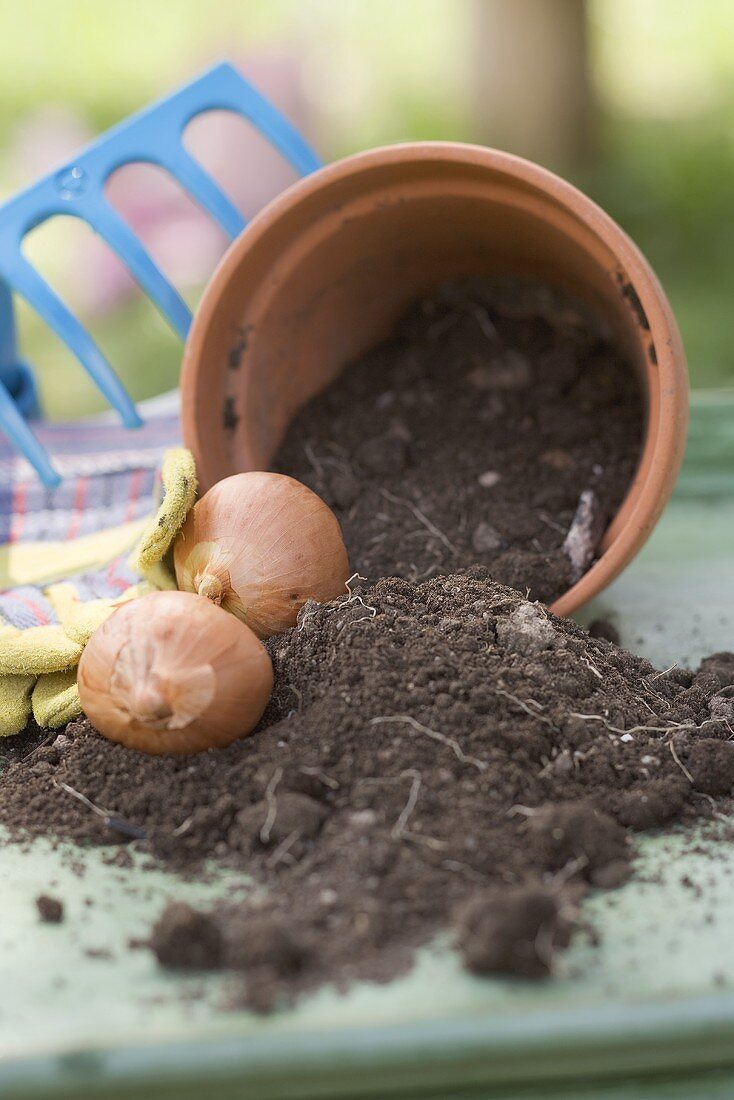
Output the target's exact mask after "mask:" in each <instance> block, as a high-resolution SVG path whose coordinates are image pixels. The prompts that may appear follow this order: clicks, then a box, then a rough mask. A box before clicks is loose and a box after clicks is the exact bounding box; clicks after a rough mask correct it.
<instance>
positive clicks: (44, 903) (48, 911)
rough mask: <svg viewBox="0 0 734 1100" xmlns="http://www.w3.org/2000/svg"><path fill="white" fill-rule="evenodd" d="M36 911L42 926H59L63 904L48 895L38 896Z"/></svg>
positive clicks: (62, 917) (62, 914) (62, 915)
mask: <svg viewBox="0 0 734 1100" xmlns="http://www.w3.org/2000/svg"><path fill="white" fill-rule="evenodd" d="M36 909H37V910H38V915H39V917H40V918H41V920H42V921H43V923H44V924H61V922H62V921H63V919H64V904H63V902H61V901H59V899H58V898H52V897H50V896H49V895H48V894H39V895H38V897H37V898H36Z"/></svg>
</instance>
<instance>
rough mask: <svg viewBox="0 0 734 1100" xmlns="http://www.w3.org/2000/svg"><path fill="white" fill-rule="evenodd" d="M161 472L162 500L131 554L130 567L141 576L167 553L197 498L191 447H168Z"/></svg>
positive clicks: (194, 466)
mask: <svg viewBox="0 0 734 1100" xmlns="http://www.w3.org/2000/svg"><path fill="white" fill-rule="evenodd" d="M161 476H162V479H163V487H164V489H165V496H164V498H163V502H162V503H161V506H160V508H159V509H158V511H157V513H156V515H155V516H154V517H153V519H152V521H151V523H150V526H149V527H148V529H147V531H145V532H144V534H143V537H142V538H141V540H140V542H139V544H138V546H137V548H136V549H135V551H134V552H133V555H132V557H131V558H130V568H131V569H134V570H135V572H136V573H140V574H141V575H142V576H146V575H147V574H148V572H149V570H150V569H152V568H153V566H155V565H156V563H158V562H160V561H162V559H163V558H164V557H165V554H166V552H167V551H168V550H169V549H170V547H171V545H172V543H173V540H174V539H175V537H176V535H177V534H178V532H179V530H180V529H181V527H182V525H183V522H184V520H185V519H186V516H187V514H188V512H189V511H190V509H191V506H192V505H193V503H194V501H195V499H196V486H197V481H196V465H195V463H194V456H193V455H192V454H191V452H190V451H187V450H186V449H185V448H183V447H179V448H177V449H176V450H173V451H168V452H167V453H166V456H165V458H164V460H163V470H162V475H161Z"/></svg>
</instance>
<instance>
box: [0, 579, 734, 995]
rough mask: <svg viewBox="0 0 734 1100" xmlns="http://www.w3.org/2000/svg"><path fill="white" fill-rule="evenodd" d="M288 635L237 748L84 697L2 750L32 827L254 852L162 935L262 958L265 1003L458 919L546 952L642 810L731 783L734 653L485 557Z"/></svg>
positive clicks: (391, 957) (14, 821)
mask: <svg viewBox="0 0 734 1100" xmlns="http://www.w3.org/2000/svg"><path fill="white" fill-rule="evenodd" d="M270 650H271V653H272V656H273V660H274V664H275V669H276V688H275V692H274V695H273V698H272V701H271V703H270V706H269V709H268V711H267V713H266V715H265V717H264V719H263V722H262V723H261V727H260V729H259V730H258V731H256V732H255V733H254V734H253V735H251V736H250V737H249V738H247V739H246V740H244V741H241V742H239V743H236V744H234V745H232V746H230V747H229V748H227V749H225V750H220V751H212V752H209V753H204V754H201V755H199V756H195V757H184V758H176V757H161V758H157V757H145V756H142V755H139V754H136V753H134V752H132V751H129V750H126V749H124V748H122V747H121V746H118V745H113V744H111V743H109V742H107V741H105V740H103V739H102V738H101V737H100V736H99V735H97V734H96V733H95V731H94V730H93V729H91V727H90V726H89V725H88V723H86V722H84V721H81V722H77V723H74V724H73V725H71V726H69V727H68V728H67V730H66V731H65V732H64V733H63V734H62V735H60V736H58V737H56V738H55V739H51V740H49V743H47V744H42V745H40V746H38V745H36V746H35V747H34V746H33V745H32V743H31V742H29V741H27V740H26V741H25V742H24V741H22V740H20V739H15V742H14V743H13V742H8V745H9V748H8V763H7V764H6V766H5V768H4V770H3V771H2V773H1V774H0V822H1V823H2V824H3V825H5V826H8V827H9V828H10V829H11V832H12V833H14V834H15V835H16V836H27V835H35V834H38V835H49V834H51V835H55V836H57V837H70V838H73V839H74V840H76V841H78V842H80V843H94V844H105V843H106V844H112V843H114V844H116V845H119V844H125V843H135V844H137V845H142V846H143V847H145V848H147V849H148V850H149V851H150V852H151V853H153V854H154V855H155V856H157V857H159V858H160V859H161V860H163V861H165V863H166V864H167V865H168V866H171V867H173V868H177V869H179V870H181V871H183V872H185V873H190V874H201V873H203V864H204V861H206V860H207V859H209V858H214V859H215V860H217V861H218V862H219V863H220V864H228V865H231V866H234V867H238V868H246V869H247V871H248V872H249V873H250V874H251V875H252V876H253V877H254V879H255V882H256V883H257V884H259V885H260V886H261V887H264V888H265V889H262V890H258V891H257V892H256V894H255V895H253V897H252V900H250V901H248V902H246V903H242V902H238V903H234V902H230V901H228V900H226V899H223V900H222V901H221V902H220V903H219V904H218V905H217V906H216V907H215V908H214V910H213V911H212V912H210V913H197V912H195V911H193V910H191V909H189V908H188V907H187V906H184V905H176V906H173V907H170V908H169V910H167V911H166V913H165V914H164V915H163V916H162V918H161V920H160V922H159V923H158V925H157V926H156V928H155V929H154V931H153V934H152V941H151V943H152V947H153V949H154V950H155V951H156V953H157V955H158V958H159V959H160V961H161V962H162V963H163V964H165V965H167V966H174V967H189V968H190V967H201V966H217V967H220V966H226V967H231V968H233V969H234V970H235V971H241V972H242V973H243V975H244V977H243V981H242V989H243V993H242V997H243V999H244V1000H245V1001H246V1003H248V1004H250V1005H252V1006H254V1007H257V1008H261V1009H267V1008H270V1007H271V1006H272V1005H273V1004H274V1003H276V1002H277V1001H278V999H279V998H281V997H287V996H289V995H293V994H296V993H299V992H301V991H303V990H306V989H310V988H313V987H315V986H317V985H319V984H320V983H322V982H324V981H334V982H336V983H338V984H340V985H343V984H345V983H348V982H349V981H351V980H353V979H355V978H358V977H362V978H368V979H374V980H386V979H389V978H391V977H392V976H393V975H395V974H397V973H399V972H401V971H402V970H404V969H405V968H407V967H408V966H409V965H410V962H411V959H412V956H413V953H414V951H415V949H416V947H417V946H418V945H420V944H423V943H425V942H427V941H429V940H431V939H432V938H434V937H435V936H436V935H437V934H439V933H440V932H442V931H444V930H446V929H448V928H450V929H452V930H453V931H452V935H453V937H454V939H455V941H456V943H457V944H458V946H459V949H460V951H461V952H462V954H463V958H464V960H465V963H466V965H467V966H468V967H469V968H471V969H472V970H474V971H476V972H479V973H497V972H500V973H512V974H519V975H523V976H533V977H537V976H542V975H545V974H547V973H548V972H549V971H550V970H551V969H552V967H553V960H554V955H555V952H556V950H557V949H558V948H560V947H563V946H564V945H565V944H566V943H567V942H568V940H569V936H570V934H571V931H572V929H573V923H574V907H575V905H576V903H577V902H578V900H579V897H580V895H581V894H583V892H584V891H585V890H587V889H589V888H590V887H591V886H597V887H613V886H615V885H618V884H619V883H621V882H622V881H624V879H625V878H626V876H627V875H628V874H629V871H630V861H631V858H632V855H633V852H632V849H631V847H630V832H631V831H633V830H638V829H649V828H655V827H658V826H661V825H667V824H668V823H670V822H674V821H687V820H691V819H692V818H693V817H695V816H698V815H701V814H704V815H706V814H710V813H711V812H712V807H713V806H714V805H716V804H717V802H716V800H717V799H722V798H723V797H725V796H728V795H729V794H730V792H731V789H732V786H733V785H734V743H732V741H731V738H732V736H733V734H734V711H733V701H732V689H731V688H730V686H729V685H731V684H732V683H734V656H732V655H718V656H715V657H711V658H709V659H708V660H707V661H705V662H704V663H703V665H702V666H701V668H700V669H699V671H698V672H697V673H695V674H693V673H691V672H684V671H682V670H680V669H672V670H669V671H667V672H658V671H656V670H655V669H653V668H652V667H651V666H650V665H649V664H648V663H647V662H646V661H644V660H641V659H639V658H636V657H633V656H631V655H630V654H628V653H625V652H624V651H623V650H621V649H619V648H618V647H616V646H615V645H614V644H613V643H611V642H608V641H606V640H604V639H603V638H592V637H591V636H590V635H589V634H588V633H586V632H585V631H584V630H583V629H581V628H580V627H578V626H576V625H575V624H574V623H571V622H567V621H564V620H560V619H557V618H556V617H555V616H553V615H552V614H550V613H549V612H548V611H547V610H546V609H545V608H544V607H542V606H540V605H537V604H533V603H530V602H528V601H527V600H525V599H524V598H523V597H522V596H521V595H519V594H518V593H517V592H515V591H513V590H511V589H508V588H505V587H503V586H501V585H498V584H496V583H495V582H494V581H492V580H491V579H490V578H489V577H488V575H487V572H486V570H484V569H482V568H479V567H477V568H474V569H472V570H470V571H469V572H467V573H465V574H463V575H455V576H451V577H440V578H433V579H431V580H429V581H426V582H423V583H422V584H418V585H415V584H411V583H410V582H408V581H406V580H403V579H390V580H383V581H380V582H378V583H377V584H376V585H374V586H365V587H364V588H363V589H361V590H357V589H355V590H354V592H353V595H351V597H350V596H348V595H345V596H344V598H343V599H342V600H340V601H337V602H336V603H334V604H331V605H328V606H323V607H320V606H317V605H307V606H306V607H305V608H304V609H303V611H302V613H301V616H300V620H299V624H298V626H297V627H296V628H294V629H293V630H291V631H289V632H288V633H287V634H284V635H282V636H281V637H278V638H275V639H273V640H272V641H271V642H270ZM80 796H83V798H84V800H86V801H82V800H81V799H80ZM90 803H91V804H92V805H93V806H94V807H96V812H95V810H93V809H91V808H90ZM105 815H106V816H105ZM136 837H138V838H141V839H138V840H136V839H134V838H136ZM114 850H115V851H117V848H116V849H114Z"/></svg>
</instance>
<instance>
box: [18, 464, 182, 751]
mask: <svg viewBox="0 0 734 1100" xmlns="http://www.w3.org/2000/svg"><path fill="white" fill-rule="evenodd" d="M161 482H162V489H163V498H162V500H161V503H160V505H159V507H158V510H157V512H156V514H155V515H154V516H153V517H152V519H151V520H150V521H149V523H148V526H147V527H146V529H145V530H144V532H143V534H142V536H141V538H140V541H139V543H138V545H137V546H136V548H135V550H134V551H133V553H132V555H131V556H129V557H127V558H124V557H123V558H117V559H115V560H114V561H113V562H111V563H108V564H107V565H106V566H105V567H104V568H103V569H99V570H95V571H92V572H90V573H86V574H81V575H79V576H77V577H74V578H70V579H69V580H67V581H63V582H57V583H55V584H51V585H49V586H48V587H46V588H38V587H33V586H23V587H20V588H16V589H13V590H10V591H9V592H6V593H4V594H3V595H0V621H1V617H2V613H3V602H4V601H11V602H12V606H13V619H14V624H13V625H5V626H0V736H8V735H10V734H15V733H20V732H21V731H22V730H23V729H24V728H25V726H26V725H27V723H28V721H29V718H30V716H31V714H33V717H34V719H35V721H36V722H37V724H38V725H39V726H41V727H43V728H44V729H57V728H59V727H60V726H63V725H65V724H66V723H67V722H69V721H70V720H71V719H72V718H76V717H78V716H79V714H81V705H80V702H79V692H78V690H77V685H76V669H77V665H78V663H79V658H80V657H81V654H82V651H83V649H84V646H85V645H86V644H87V642H88V640H89V638H90V637H91V635H92V634H93V633H94V631H95V630H96V629H97V627H99V626H100V625H101V624H102V623H103V622H104V621H105V619H106V618H107V617H108V616H109V615H111V614H112V612H113V611H114V610H115V608H116V607H118V606H119V605H120V604H121V603H123V602H125V601H126V600H130V599H134V598H135V597H136V596H140V595H143V594H144V593H145V592H150V591H155V590H157V589H162V588H168V589H170V588H174V589H175V587H176V579H175V576H174V574H173V570H172V568H171V565H170V562H169V561H167V557H169V550H170V548H171V545H172V543H173V540H174V539H175V537H176V534H177V533H178V531H179V529H180V527H181V525H182V524H183V522H184V520H185V519H186V515H187V513H188V512H189V510H190V508H191V506H192V505H193V503H194V499H195V497H196V484H197V483H196V467H195V464H194V460H193V456H192V455H191V453H190V452H189V451H187V450H184V449H183V448H177V449H175V450H172V451H168V452H167V453H166V455H165V457H164V460H163V467H162V470H161ZM110 578H114V586H113V587H114V588H115V589H116V590H117V594H115V595H113V596H99V595H96V593H97V592H99V591H100V590H104V589H105V587H107V588H108V589H109V583H107V584H105V580H107V582H109V580H110ZM125 582H127V583H125ZM19 605H20V606H21V608H22V607H23V606H24V605H25V606H27V607H28V609H29V612H28V616H27V620H28V623H29V625H27V626H25V625H24V620H23V616H22V614H21V615H20V616H19V613H18V607H19ZM5 618H6V619H7V618H8V616H7V615H6V616H5ZM19 619H20V621H19ZM39 620H40V621H41V622H42V623H43V625H40V626H39V625H35V624H37V623H38V621H39ZM30 624H33V625H30Z"/></svg>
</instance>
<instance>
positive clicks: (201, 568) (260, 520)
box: [174, 473, 349, 638]
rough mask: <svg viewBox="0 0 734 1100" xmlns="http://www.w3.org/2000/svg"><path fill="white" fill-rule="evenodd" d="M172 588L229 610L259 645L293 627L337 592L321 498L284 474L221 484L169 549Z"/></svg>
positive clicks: (341, 569)
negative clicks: (311, 603)
mask: <svg viewBox="0 0 734 1100" xmlns="http://www.w3.org/2000/svg"><path fill="white" fill-rule="evenodd" d="M174 565H175V568H176V580H177V582H178V587H179V588H180V589H181V590H182V591H184V592H196V593H198V595H200V596H206V597H207V598H208V599H209V600H212V601H213V602H214V603H218V604H220V605H221V606H222V607H223V608H225V609H226V610H227V611H231V612H232V614H233V615H236V616H237V618H238V619H241V620H242V621H243V622H244V623H247V625H248V626H249V627H251V628H252V629H253V630H254V631H255V633H256V634H257V636H258V637H259V638H269V637H271V635H273V634H280V633H281V632H282V631H284V630H287V629H288V627H290V626H293V625H294V624H295V622H296V619H297V617H298V612H299V611H300V609H301V608H302V607H303V605H304V603H305V602H306V600H317V601H318V602H319V603H327V602H328V601H329V600H333V599H336V597H337V596H339V595H340V594H342V593H343V592H344V585H345V583H346V581H347V580H348V578H349V559H348V558H347V550H346V547H345V545H344V540H343V539H342V533H341V529H340V527H339V522H338V520H337V518H336V516H335V515H334V513H333V512H332V511H331V509H330V508H329V506H328V505H327V504H325V503H324V501H323V500H322V499H321V497H319V496H317V495H316V493H314V492H312V491H311V489H309V488H307V486H305V485H302V484H301V482H300V481H296V480H295V479H294V478H292V477H286V475H285V474H272V473H247V474H234V475H233V476H232V477H226V478H224V480H223V481H219V482H217V484H216V485H215V486H214V487H213V488H211V489H210V490H209V492H208V493H205V494H204V496H203V497H202V498H201V500H200V501H198V503H197V504H196V505H194V507H193V508H192V510H191V512H189V515H188V518H187V519H186V522H185V524H184V525H183V528H182V529H181V531H180V533H179V535H178V538H177V539H176V543H175V546H174Z"/></svg>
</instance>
